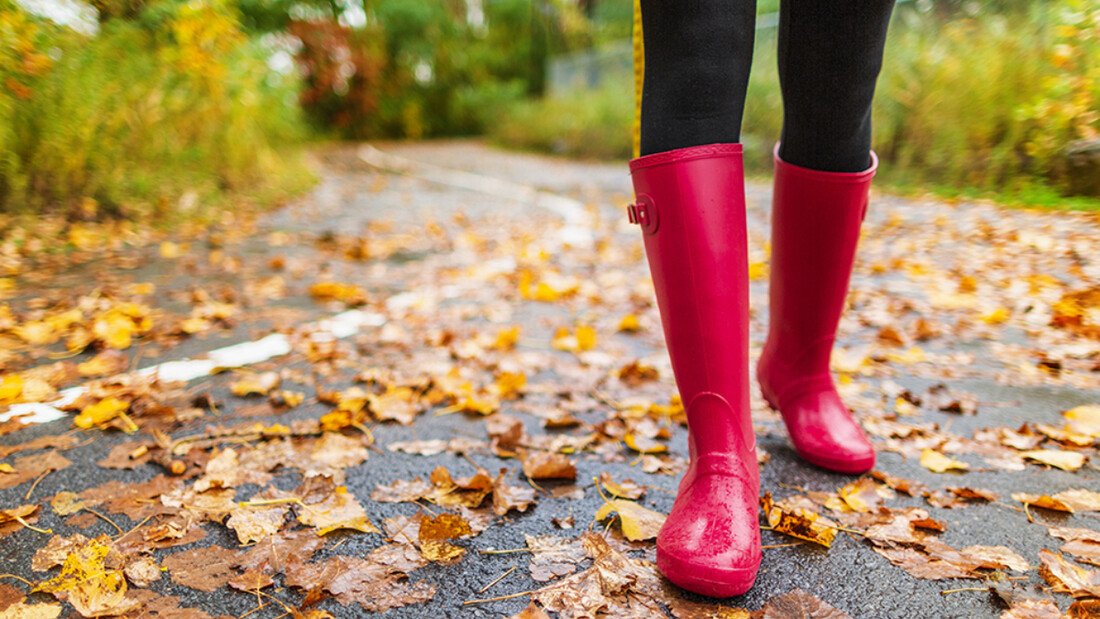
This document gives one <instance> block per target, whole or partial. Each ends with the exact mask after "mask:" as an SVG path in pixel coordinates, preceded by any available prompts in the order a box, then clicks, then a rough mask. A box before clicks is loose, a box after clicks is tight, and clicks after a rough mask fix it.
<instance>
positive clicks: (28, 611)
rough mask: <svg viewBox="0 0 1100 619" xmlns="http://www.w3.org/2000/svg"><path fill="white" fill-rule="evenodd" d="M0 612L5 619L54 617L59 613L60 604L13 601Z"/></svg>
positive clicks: (47, 618)
mask: <svg viewBox="0 0 1100 619" xmlns="http://www.w3.org/2000/svg"><path fill="white" fill-rule="evenodd" d="M2 612H3V613H4V618H5V619H54V618H55V617H57V616H58V615H60V614H61V605H60V604H27V603H25V602H15V603H14V604H12V605H11V606H8V607H7V608H6V609H3V611H2Z"/></svg>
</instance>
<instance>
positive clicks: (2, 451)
mask: <svg viewBox="0 0 1100 619" xmlns="http://www.w3.org/2000/svg"><path fill="white" fill-rule="evenodd" d="M0 436H2V435H0ZM79 442H80V437H78V436H77V435H75V434H61V435H49V436H40V437H38V438H35V439H31V440H29V441H23V442H20V443H16V444H15V445H0V459H3V458H7V457H8V456H10V455H12V454H14V453H19V452H20V451H38V450H39V449H62V450H63V449H68V448H69V447H72V446H73V445H76V444H77V443H79Z"/></svg>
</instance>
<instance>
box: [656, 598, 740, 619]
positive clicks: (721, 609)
mask: <svg viewBox="0 0 1100 619" xmlns="http://www.w3.org/2000/svg"><path fill="white" fill-rule="evenodd" d="M667 603H668V607H669V609H670V610H671V611H672V616H673V617H676V619H751V618H752V617H754V616H755V615H752V614H749V612H748V611H746V610H745V609H743V608H731V607H729V606H718V605H717V604H703V603H701V602H692V601H691V600H685V599H684V598H680V597H677V598H673V599H671V600H668V602H667Z"/></svg>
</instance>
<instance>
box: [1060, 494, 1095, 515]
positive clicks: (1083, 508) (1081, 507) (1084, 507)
mask: <svg viewBox="0 0 1100 619" xmlns="http://www.w3.org/2000/svg"><path fill="white" fill-rule="evenodd" d="M1052 498H1054V499H1055V500H1058V501H1061V502H1062V503H1063V504H1064V505H1067V506H1069V507H1072V508H1073V510H1074V511H1077V512H1100V492H1092V491H1089V490H1080V489H1071V490H1063V491H1061V492H1059V493H1058V494H1055V495H1054V496H1053V497H1052Z"/></svg>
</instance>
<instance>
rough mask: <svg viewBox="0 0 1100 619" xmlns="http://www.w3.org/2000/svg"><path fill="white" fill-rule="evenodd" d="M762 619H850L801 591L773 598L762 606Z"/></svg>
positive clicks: (797, 590) (849, 616)
mask: <svg viewBox="0 0 1100 619" xmlns="http://www.w3.org/2000/svg"><path fill="white" fill-rule="evenodd" d="M763 619H852V618H851V615H849V614H847V613H845V612H843V611H841V610H837V609H836V608H834V607H832V606H830V605H828V604H826V603H825V602H823V601H821V600H819V599H817V598H816V597H814V596H812V595H810V594H809V593H806V592H805V591H803V590H802V589H794V590H793V591H791V592H789V593H784V594H783V595H779V596H776V597H773V598H772V599H770V600H768V601H767V602H766V603H765V604H764V608H763Z"/></svg>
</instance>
